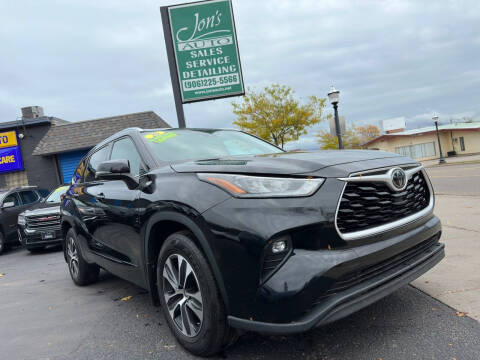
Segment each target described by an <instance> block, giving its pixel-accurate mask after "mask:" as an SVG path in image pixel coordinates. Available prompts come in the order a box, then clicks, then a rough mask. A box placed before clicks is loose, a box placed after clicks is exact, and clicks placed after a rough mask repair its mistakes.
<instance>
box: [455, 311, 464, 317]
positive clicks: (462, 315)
mask: <svg viewBox="0 0 480 360" xmlns="http://www.w3.org/2000/svg"><path fill="white" fill-rule="evenodd" d="M455 314H457V316H458V317H464V316H466V315H467V313H466V312H463V311H457V312H456V313H455Z"/></svg>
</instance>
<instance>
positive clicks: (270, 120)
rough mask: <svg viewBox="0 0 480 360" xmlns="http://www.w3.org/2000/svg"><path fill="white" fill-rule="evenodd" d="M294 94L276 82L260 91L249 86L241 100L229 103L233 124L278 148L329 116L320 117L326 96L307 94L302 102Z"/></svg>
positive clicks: (290, 89)
mask: <svg viewBox="0 0 480 360" xmlns="http://www.w3.org/2000/svg"><path fill="white" fill-rule="evenodd" d="M294 93H295V92H294V90H293V89H292V88H290V87H288V86H284V85H278V84H274V85H271V86H267V87H265V88H264V89H263V91H260V92H255V91H254V90H252V89H249V90H248V91H247V94H246V95H245V96H244V97H243V98H242V100H241V102H232V106H233V113H234V114H235V115H236V116H237V119H236V120H235V121H234V122H233V124H234V125H237V126H238V127H239V128H240V129H242V130H244V131H247V132H249V133H251V134H254V135H256V136H258V137H261V138H262V139H265V140H267V141H270V142H273V143H274V144H275V145H277V146H280V147H283V146H284V145H285V144H286V143H287V142H289V141H293V140H298V138H299V137H300V136H301V135H304V134H306V133H307V129H308V128H309V127H311V126H312V125H315V124H318V123H320V122H321V121H323V120H324V119H325V118H328V117H330V116H331V115H328V116H326V117H324V116H323V109H324V108H325V102H326V99H321V98H318V97H316V96H310V97H309V98H308V102H307V103H305V104H301V103H300V100H298V99H297V98H295V96H294Z"/></svg>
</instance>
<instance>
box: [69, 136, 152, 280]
mask: <svg viewBox="0 0 480 360" xmlns="http://www.w3.org/2000/svg"><path fill="white" fill-rule="evenodd" d="M108 149H110V148H109V147H108ZM100 151H101V149H100V150H99V151H98V152H95V153H94V154H93V155H92V156H91V157H90V159H89V161H88V163H87V166H86V170H85V176H84V180H85V181H84V184H83V185H82V191H81V195H80V196H79V197H78V198H77V200H78V201H79V204H82V206H83V207H84V208H83V209H82V210H81V212H83V213H84V214H83V215H82V220H83V223H84V224H85V227H86V228H87V229H88V233H89V239H88V246H89V248H90V250H91V252H92V253H93V254H95V255H96V256H97V259H95V261H96V262H97V263H99V264H100V265H101V266H103V267H104V268H106V269H107V270H108V271H110V272H112V273H114V274H116V275H118V276H120V277H123V278H125V279H127V280H130V281H132V282H134V283H136V284H138V285H140V286H143V285H144V283H145V282H144V276H143V269H142V268H141V266H140V265H141V254H142V252H141V247H142V245H141V237H140V227H139V225H138V210H137V208H136V204H137V203H138V197H139V190H136V189H134V190H130V189H129V188H128V187H127V185H126V184H125V183H124V182H123V181H121V180H109V181H106V180H97V179H95V171H96V168H97V167H98V164H99V163H100V162H101V161H104V160H106V158H105V155H104V154H99V152H100ZM108 152H110V151H107V150H105V153H108ZM107 158H110V159H112V160H113V159H126V160H128V161H129V163H130V168H131V173H132V175H134V176H138V175H139V174H140V172H141V171H143V169H144V168H145V167H144V165H143V162H142V161H141V158H140V155H139V153H138V151H137V149H136V147H135V145H134V143H133V141H132V140H131V138H129V137H124V138H121V139H119V140H117V141H115V142H114V143H113V145H112V149H111V155H110V156H109V157H107Z"/></svg>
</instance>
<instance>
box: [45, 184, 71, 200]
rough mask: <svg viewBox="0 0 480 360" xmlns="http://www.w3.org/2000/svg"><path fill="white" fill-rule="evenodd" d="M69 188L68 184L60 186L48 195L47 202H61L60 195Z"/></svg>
mask: <svg viewBox="0 0 480 360" xmlns="http://www.w3.org/2000/svg"><path fill="white" fill-rule="evenodd" d="M67 190H68V186H60V187H58V188H56V189H55V190H53V191H52V192H51V193H50V195H48V197H47V199H46V200H45V202H47V203H59V202H60V196H61V195H62V194H65V192H66V191H67Z"/></svg>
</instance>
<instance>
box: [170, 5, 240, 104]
mask: <svg viewBox="0 0 480 360" xmlns="http://www.w3.org/2000/svg"><path fill="white" fill-rule="evenodd" d="M165 8H166V11H167V15H168V16H167V18H166V19H165V17H164V16H163V11H165V10H163V9H165ZM161 10H162V21H163V26H164V31H165V30H167V32H168V34H167V32H166V34H165V40H166V42H167V54H168V58H169V62H170V65H171V66H170V70H171V75H172V83H175V82H176V83H177V84H174V86H173V88H174V92H176V91H177V92H179V95H180V97H181V102H182V103H189V102H194V101H202V100H211V99H217V98H223V97H229V96H237V95H243V94H244V93H245V90H244V86H243V77H242V69H241V65H240V56H239V52H238V45H237V35H236V31H235V23H234V18H233V10H232V3H231V0H210V1H202V2H196V3H189V4H181V5H173V6H168V7H164V8H162V9H161ZM165 20H167V21H168V26H167V24H165ZM168 42H170V43H171V44H168ZM172 62H173V64H174V66H175V69H176V73H175V74H174V75H175V76H173V74H172ZM176 95H177V94H176Z"/></svg>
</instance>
